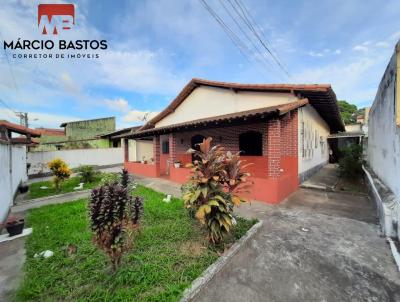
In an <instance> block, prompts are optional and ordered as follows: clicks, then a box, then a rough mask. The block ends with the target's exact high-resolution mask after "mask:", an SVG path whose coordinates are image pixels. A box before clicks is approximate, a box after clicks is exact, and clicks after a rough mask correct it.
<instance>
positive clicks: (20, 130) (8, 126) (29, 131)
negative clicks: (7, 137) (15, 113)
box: [0, 120, 40, 137]
mask: <svg viewBox="0 0 400 302" xmlns="http://www.w3.org/2000/svg"><path fill="white" fill-rule="evenodd" d="M0 127H4V128H6V129H8V130H10V131H12V132H16V133H19V134H24V135H26V134H29V135H31V136H32V137H39V136H40V132H39V131H37V130H35V129H31V128H26V127H25V126H22V125H18V124H14V123H10V122H8V121H5V120H0Z"/></svg>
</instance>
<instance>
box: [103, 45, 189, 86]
mask: <svg viewBox="0 0 400 302" xmlns="http://www.w3.org/2000/svg"><path fill="white" fill-rule="evenodd" d="M165 61H167V58H166V57H165V56H163V54H162V52H154V51H150V50H138V51H129V52H128V51H119V50H114V51H109V52H108V53H107V54H105V55H104V56H103V57H102V59H101V60H100V62H99V63H100V72H101V73H102V76H101V77H99V78H98V80H99V81H100V82H101V83H103V84H105V85H110V86H114V87H118V88H122V89H124V90H128V91H140V92H147V93H148V92H151V93H175V92H177V91H178V90H179V89H180V88H181V87H182V86H183V84H184V82H185V80H184V79H182V78H179V77H178V76H176V75H175V74H174V73H173V72H172V71H171V69H170V68H168V66H166V65H165Z"/></svg>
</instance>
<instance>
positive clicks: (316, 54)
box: [308, 48, 342, 58]
mask: <svg viewBox="0 0 400 302" xmlns="http://www.w3.org/2000/svg"><path fill="white" fill-rule="evenodd" d="M341 53H342V51H341V50H340V49H336V50H332V49H329V48H325V49H324V50H322V51H309V52H308V55H309V56H311V57H319V58H322V57H325V56H329V55H339V54H341Z"/></svg>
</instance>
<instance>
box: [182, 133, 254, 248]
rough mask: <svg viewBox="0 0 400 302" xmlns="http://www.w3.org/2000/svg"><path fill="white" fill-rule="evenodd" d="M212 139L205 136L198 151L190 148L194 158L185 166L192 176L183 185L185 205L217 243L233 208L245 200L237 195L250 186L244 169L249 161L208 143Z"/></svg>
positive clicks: (229, 226)
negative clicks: (190, 170) (193, 212)
mask: <svg viewBox="0 0 400 302" xmlns="http://www.w3.org/2000/svg"><path fill="white" fill-rule="evenodd" d="M211 141H212V138H211V137H209V138H207V139H204V140H203V142H202V143H200V144H199V147H200V148H199V150H193V149H189V151H188V152H190V153H193V154H194V158H196V160H195V161H194V162H193V164H189V165H188V167H191V168H192V171H193V176H192V177H191V179H190V180H189V182H188V183H187V184H186V185H185V186H184V191H183V199H184V202H185V207H186V208H188V209H190V210H193V209H194V210H195V212H196V214H195V217H196V218H197V219H198V220H199V221H200V222H201V223H202V224H203V225H205V227H206V228H207V230H208V234H209V240H210V241H211V242H212V243H219V242H220V241H221V240H222V239H223V237H224V236H225V235H226V234H227V233H229V232H230V231H231V229H232V227H233V226H234V218H233V216H232V212H233V207H234V206H238V205H239V204H240V203H241V202H243V201H245V200H244V199H243V198H242V197H240V195H241V194H242V193H244V192H246V191H247V189H248V186H249V185H250V183H249V181H248V177H249V176H250V174H249V173H248V172H245V170H244V169H245V168H246V167H247V166H248V165H249V164H244V161H242V160H240V154H239V153H236V154H232V153H231V152H226V151H225V150H224V148H223V147H222V146H220V145H215V146H211Z"/></svg>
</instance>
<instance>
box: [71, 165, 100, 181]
mask: <svg viewBox="0 0 400 302" xmlns="http://www.w3.org/2000/svg"><path fill="white" fill-rule="evenodd" d="M76 172H77V173H78V175H79V176H80V177H81V181H82V182H84V183H89V182H93V181H94V180H95V177H96V175H97V172H96V171H95V170H94V168H93V166H90V165H84V166H79V167H78V168H77V169H76Z"/></svg>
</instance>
